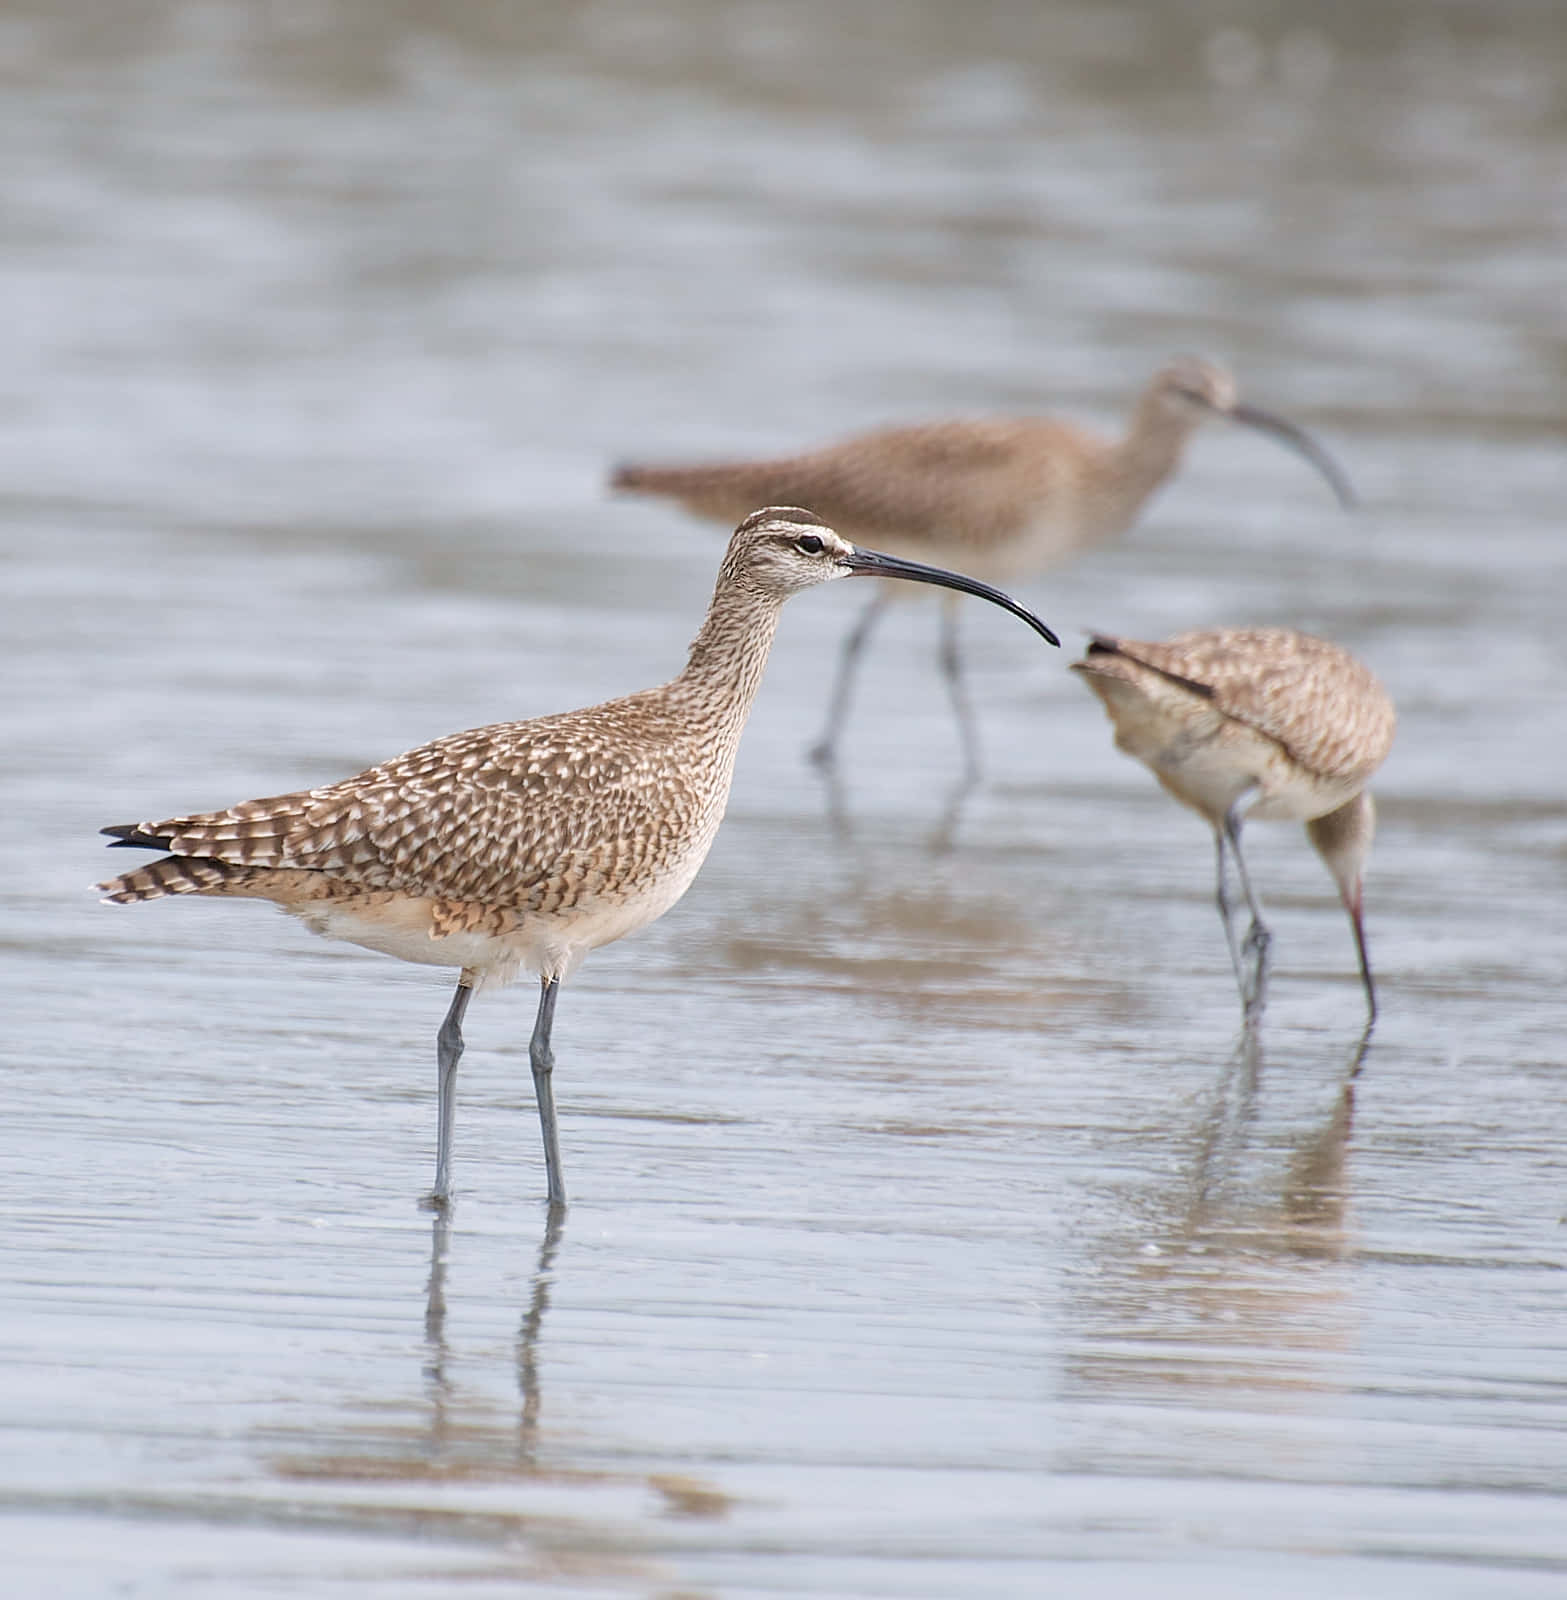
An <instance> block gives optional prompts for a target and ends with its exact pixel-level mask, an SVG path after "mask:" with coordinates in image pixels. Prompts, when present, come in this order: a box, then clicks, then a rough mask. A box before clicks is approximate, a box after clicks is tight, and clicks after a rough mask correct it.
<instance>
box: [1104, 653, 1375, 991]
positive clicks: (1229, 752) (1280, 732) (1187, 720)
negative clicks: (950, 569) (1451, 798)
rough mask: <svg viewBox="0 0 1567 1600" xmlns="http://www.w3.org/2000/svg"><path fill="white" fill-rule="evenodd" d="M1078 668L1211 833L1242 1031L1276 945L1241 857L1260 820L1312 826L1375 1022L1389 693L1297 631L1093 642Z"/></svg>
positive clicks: (1119, 739) (1118, 730) (1347, 659)
mask: <svg viewBox="0 0 1567 1600" xmlns="http://www.w3.org/2000/svg"><path fill="white" fill-rule="evenodd" d="M1072 669H1073V671H1074V672H1081V673H1082V674H1083V676H1084V677H1085V678H1086V679H1087V680H1088V686H1089V688H1091V689H1092V690H1093V691H1094V693H1095V694H1097V695H1098V696H1099V698H1100V699H1101V700H1102V701H1104V705H1105V710H1106V711H1107V712H1108V713H1109V716H1110V721H1111V722H1112V723H1114V725H1115V742H1116V744H1117V746H1118V747H1119V748H1120V749H1122V750H1124V751H1125V752H1126V753H1127V754H1128V755H1131V756H1136V757H1137V759H1138V760H1139V761H1141V762H1142V763H1143V764H1144V765H1145V766H1147V767H1149V768H1151V769H1152V771H1153V775H1154V776H1155V777H1156V778H1157V779H1158V780H1159V782H1160V783H1161V784H1163V785H1164V787H1165V788H1166V789H1168V790H1169V792H1170V793H1171V794H1173V795H1174V796H1175V798H1176V799H1177V800H1179V801H1181V802H1182V804H1184V805H1188V806H1190V807H1191V808H1192V810H1194V811H1197V812H1200V813H1201V814H1202V815H1203V816H1205V817H1206V818H1207V819H1208V821H1209V823H1210V824H1211V826H1212V828H1213V837H1214V842H1215V844H1216V846H1217V849H1218V857H1219V874H1218V877H1219V892H1218V900H1219V915H1220V917H1221V918H1222V919H1223V922H1224V937H1225V939H1226V940H1227V941H1228V943H1229V947H1230V959H1231V960H1232V961H1233V962H1234V964H1235V976H1236V980H1237V982H1238V983H1239V984H1240V990H1241V1004H1242V1005H1243V1007H1244V1008H1245V1012H1246V1018H1247V1021H1248V1022H1250V1021H1252V1020H1254V1019H1255V1018H1256V1016H1257V1015H1258V1014H1259V1013H1260V1011H1261V1008H1262V1001H1263V988H1264V983H1265V978H1266V968H1267V953H1268V941H1269V934H1268V930H1267V927H1266V925H1265V924H1264V923H1263V920H1262V911H1261V908H1260V906H1259V905H1258V902H1257V897H1256V895H1255V894H1254V893H1253V892H1252V886H1251V878H1250V876H1249V875H1248V873H1247V871H1246V861H1245V858H1244V857H1243V856H1242V854H1241V824H1242V822H1244V821H1246V820H1248V819H1249V818H1252V817H1255V818H1257V820H1258V821H1265V822H1273V821H1284V822H1290V821H1293V822H1304V823H1305V824H1306V835H1307V837H1308V838H1309V839H1310V840H1311V842H1312V844H1313V845H1315V846H1316V849H1317V854H1318V855H1320V856H1321V857H1322V859H1323V861H1324V862H1326V864H1327V868H1328V871H1329V872H1331V873H1332V874H1333V881H1334V882H1335V883H1336V884H1337V885H1338V892H1339V897H1340V898H1341V899H1342V900H1343V902H1344V909H1345V910H1346V911H1348V912H1349V920H1350V925H1351V926H1352V927H1353V929H1354V931H1355V953H1356V956H1357V957H1358V958H1359V961H1360V978H1361V982H1362V983H1364V984H1365V986H1366V1006H1367V1009H1368V1010H1369V1012H1370V1014H1371V1017H1372V1019H1375V1017H1376V1014H1377V994H1376V989H1375V987H1374V985H1373V984H1372V981H1371V963H1370V961H1369V960H1368V959H1367V956H1366V933H1365V923H1364V920H1363V916H1362V879H1363V875H1364V871H1365V864H1366V856H1367V854H1368V852H1369V851H1370V849H1371V834H1372V830H1373V827H1374V824H1375V811H1374V808H1373V806H1372V802H1371V796H1370V795H1369V794H1368V793H1367V792H1366V784H1367V783H1369V782H1370V780H1371V775H1372V773H1374V772H1375V771H1376V770H1377V768H1378V767H1379V766H1381V765H1382V762H1383V759H1384V758H1385V757H1386V755H1387V753H1388V750H1389V748H1390V747H1391V745H1392V743H1393V725H1394V721H1395V714H1394V710H1393V702H1392V701H1391V700H1390V699H1389V698H1388V694H1387V691H1386V690H1385V689H1384V688H1383V687H1382V685H1381V684H1380V683H1378V682H1377V680H1376V679H1375V678H1374V677H1372V675H1371V673H1370V672H1369V671H1367V669H1366V668H1365V667H1363V666H1362V665H1361V664H1360V662H1358V661H1357V660H1356V659H1355V658H1354V657H1353V656H1352V655H1350V654H1349V653H1348V652H1347V651H1344V650H1340V649H1339V648H1338V646H1337V645H1332V644H1329V643H1327V641H1326V640H1324V639H1316V638H1313V637H1312V636H1311V635H1310V634H1309V633H1297V632H1296V631H1295V630H1294V629H1293V628H1211V629H1199V630H1197V631H1195V632H1192V633H1182V634H1177V635H1176V637H1175V638H1173V639H1170V640H1168V641H1167V642H1165V643H1162V644H1148V643H1143V642H1141V641H1138V640H1135V639H1113V638H1107V637H1105V636H1104V635H1100V634H1096V635H1094V636H1093V637H1092V642H1091V643H1090V644H1089V646H1088V653H1087V655H1086V656H1085V657H1084V659H1083V660H1081V661H1074V662H1073V663H1072ZM1231 851H1233V852H1234V855H1235V865H1236V869H1237V871H1238V872H1239V874H1240V882H1241V889H1242V891H1243V892H1244V893H1245V896H1246V904H1247V907H1248V908H1249V909H1250V911H1251V927H1250V929H1249V930H1248V931H1247V934H1246V939H1245V942H1244V944H1239V943H1237V941H1236V938H1235V929H1234V926H1233V923H1232V922H1231V916H1230V900H1229V892H1228V857H1229V854H1230V852H1231Z"/></svg>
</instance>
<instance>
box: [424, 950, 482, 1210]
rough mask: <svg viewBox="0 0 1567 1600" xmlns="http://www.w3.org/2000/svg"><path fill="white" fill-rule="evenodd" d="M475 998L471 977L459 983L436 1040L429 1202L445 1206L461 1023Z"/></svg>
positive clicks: (448, 1193) (448, 1195) (449, 1183)
mask: <svg viewBox="0 0 1567 1600" xmlns="http://www.w3.org/2000/svg"><path fill="white" fill-rule="evenodd" d="M472 998H473V979H472V978H471V977H470V976H469V974H468V973H466V972H464V973H463V975H462V976H461V977H460V978H459V979H458V980H457V993H456V994H454V995H453V996H452V1003H451V1005H450V1007H449V1008H448V1009H447V1012H446V1020H445V1021H444V1022H443V1023H442V1024H441V1031H440V1032H439V1033H437V1034H436V1036H435V1069H436V1071H435V1104H436V1113H435V1129H436V1132H435V1190H434V1192H433V1193H432V1194H431V1196H430V1201H431V1203H432V1204H433V1205H435V1206H444V1205H445V1204H446V1202H447V1201H448V1200H449V1199H450V1198H451V1193H452V1123H453V1120H454V1119H455V1117H456V1114H457V1063H458V1062H459V1061H461V1060H462V1049H463V1045H462V1019H463V1013H464V1012H465V1011H467V1009H468V1002H469V1001H470V1000H471V999H472Z"/></svg>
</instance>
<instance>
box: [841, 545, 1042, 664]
mask: <svg viewBox="0 0 1567 1600" xmlns="http://www.w3.org/2000/svg"><path fill="white" fill-rule="evenodd" d="M838 559H839V562H840V564H841V565H843V566H845V567H847V568H848V569H849V571H850V572H851V573H853V575H854V576H855V577H857V578H907V579H908V580H909V581H910V582H911V583H934V584H936V585H937V586H938V587H940V588H942V589H957V590H960V591H961V592H962V593H964V594H977V595H978V596H979V597H980V599H981V600H988V601H989V602H990V603H991V604H992V605H993V606H1000V607H1001V609H1002V610H1003V611H1010V612H1011V613H1012V615H1013V616H1014V617H1021V618H1022V619H1023V620H1024V622H1026V623H1027V624H1028V625H1029V627H1031V628H1032V629H1033V630H1034V632H1035V633H1037V634H1038V635H1039V636H1040V638H1042V639H1046V640H1048V641H1049V642H1050V643H1051V644H1054V645H1059V644H1060V643H1061V641H1060V640H1059V639H1058V638H1056V636H1055V634H1053V633H1052V632H1051V631H1050V629H1049V628H1047V627H1046V626H1045V625H1044V623H1042V622H1041V621H1040V620H1039V618H1038V617H1036V616H1035V615H1034V613H1033V612H1032V611H1030V610H1028V609H1027V608H1026V607H1024V606H1020V605H1019V604H1018V603H1017V601H1016V600H1014V599H1013V598H1012V596H1011V595H1008V594H1003V593H1002V592H1001V591H1000V590H999V589H992V588H991V587H990V585H989V584H988V583H981V582H980V581H979V580H978V579H977V578H965V577H963V576H962V574H961V573H957V572H948V571H947V570H946V569H945V568H944V567H926V566H922V565H921V564H920V563H919V562H918V561H904V560H902V559H901V558H900V557H898V556H884V555H882V554H880V553H879V552H878V551H875V550H862V549H861V548H860V547H859V546H858V545H853V546H851V547H850V550H849V553H848V555H846V556H840V557H839V558H838Z"/></svg>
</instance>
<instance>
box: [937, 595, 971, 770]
mask: <svg viewBox="0 0 1567 1600" xmlns="http://www.w3.org/2000/svg"><path fill="white" fill-rule="evenodd" d="M941 675H942V677H943V678H945V679H946V681H947V698H948V699H949V700H951V702H952V714H953V716H955V717H956V718H957V719H958V737H959V738H960V739H961V740H962V741H963V777H964V781H965V782H966V783H970V784H972V783H977V782H978V781H979V772H980V759H979V724H978V723H977V722H975V720H974V707H973V706H972V705H971V704H970V703H969V697H968V690H967V688H966V687H965V685H964V682H963V662H962V659H961V657H960V656H959V653H958V603H957V599H956V597H955V596H953V595H943V596H942V599H941Z"/></svg>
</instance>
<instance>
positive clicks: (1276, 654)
mask: <svg viewBox="0 0 1567 1600" xmlns="http://www.w3.org/2000/svg"><path fill="white" fill-rule="evenodd" d="M1096 653H1103V654H1106V655H1108V656H1110V657H1111V658H1114V657H1120V658H1122V659H1124V660H1125V661H1126V662H1128V663H1132V664H1135V665H1139V666H1142V667H1146V668H1148V669H1149V670H1151V671H1153V672H1156V673H1158V674H1159V676H1160V678H1161V679H1162V680H1163V681H1165V682H1169V683H1173V684H1178V685H1184V686H1185V687H1186V688H1187V689H1189V690H1191V691H1192V692H1194V693H1198V694H1201V695H1202V696H1203V697H1204V698H1205V699H1206V700H1208V702H1209V703H1210V704H1211V705H1212V706H1214V707H1215V708H1216V709H1217V710H1219V711H1222V712H1223V713H1224V714H1225V715H1226V716H1228V717H1233V718H1234V719H1235V720H1236V721H1237V722H1243V723H1245V724H1246V725H1247V726H1248V727H1252V728H1255V729H1257V731H1258V732H1260V733H1264V734H1266V735H1267V736H1268V737H1269V738H1271V739H1275V740H1277V741H1278V743H1279V744H1280V745H1282V746H1283V747H1284V749H1285V750H1286V751H1287V752H1288V753H1289V755H1290V756H1291V757H1292V758H1293V759H1294V760H1295V761H1297V762H1298V763H1299V764H1300V765H1301V766H1302V767H1304V768H1306V770H1307V771H1309V772H1312V773H1315V774H1317V775H1318V776H1319V777H1323V778H1330V779H1333V780H1336V781H1339V782H1344V783H1354V784H1363V783H1365V782H1366V780H1367V779H1369V778H1370V776H1371V774H1372V773H1373V772H1375V771H1376V769H1377V767H1379V766H1380V765H1381V764H1382V761H1383V759H1384V758H1385V757H1386V755H1387V752H1388V750H1389V748H1390V747H1391V746H1392V742H1393V729H1394V724H1395V722H1396V714H1395V712H1394V708H1393V702H1392V700H1391V699H1390V698H1389V696H1388V694H1387V691H1386V690H1385V689H1383V687H1382V685H1381V684H1380V683H1378V682H1377V680H1376V678H1375V677H1374V676H1373V675H1372V673H1371V672H1370V671H1369V670H1368V669H1367V668H1366V667H1364V666H1363V665H1362V664H1361V663H1360V662H1359V661H1357V660H1356V659H1355V658H1354V657H1353V656H1352V655H1350V654H1349V653H1348V652H1347V651H1344V650H1341V649H1340V648H1339V647H1338V646H1337V645H1333V644H1329V643H1328V642H1327V641H1326V640H1325V639H1318V638H1315V637H1313V636H1312V635H1311V634H1309V633H1299V632H1297V631H1296V630H1294V629H1293V628H1207V629H1199V630H1197V631H1194V632H1191V633H1183V634H1177V635H1176V636H1175V637H1174V638H1173V639H1167V640H1163V641H1158V642H1150V641H1145V640H1136V639H1116V638H1111V637H1108V636H1101V635H1095V636H1094V640H1093V643H1092V645H1091V646H1090V660H1089V662H1087V663H1079V665H1082V666H1084V667H1086V668H1088V669H1089V670H1092V666H1091V663H1092V662H1093V659H1094V655H1095V654H1096Z"/></svg>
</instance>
